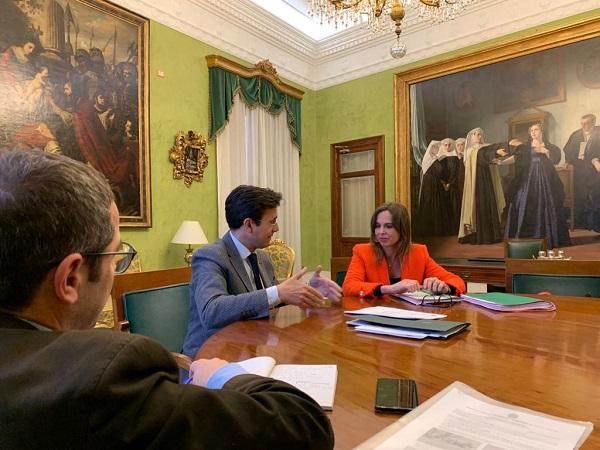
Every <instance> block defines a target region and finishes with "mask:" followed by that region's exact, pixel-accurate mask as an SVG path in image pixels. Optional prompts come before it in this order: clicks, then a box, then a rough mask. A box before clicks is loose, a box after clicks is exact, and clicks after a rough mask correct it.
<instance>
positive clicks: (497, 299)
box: [464, 292, 539, 306]
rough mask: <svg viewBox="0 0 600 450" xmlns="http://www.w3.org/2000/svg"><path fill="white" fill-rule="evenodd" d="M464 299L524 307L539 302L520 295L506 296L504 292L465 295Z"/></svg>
mask: <svg viewBox="0 0 600 450" xmlns="http://www.w3.org/2000/svg"><path fill="white" fill-rule="evenodd" d="M464 297H467V298H472V299H477V300H483V301H484V302H490V303H496V304H498V305H504V306H515V305H526V304H528V303H535V302H539V300H538V299H537V298H531V297H523V296H521V295H514V294H506V293H504V292H488V293H487V294H466V295H464Z"/></svg>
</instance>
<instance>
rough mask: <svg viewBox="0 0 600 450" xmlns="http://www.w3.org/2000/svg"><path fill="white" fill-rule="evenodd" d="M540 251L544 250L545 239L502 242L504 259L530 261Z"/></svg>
mask: <svg viewBox="0 0 600 450" xmlns="http://www.w3.org/2000/svg"><path fill="white" fill-rule="evenodd" d="M540 250H546V239H545V238H541V239H507V240H505V241H504V257H505V258H513V259H531V258H532V257H534V256H535V257H537V256H538V253H539V251H540Z"/></svg>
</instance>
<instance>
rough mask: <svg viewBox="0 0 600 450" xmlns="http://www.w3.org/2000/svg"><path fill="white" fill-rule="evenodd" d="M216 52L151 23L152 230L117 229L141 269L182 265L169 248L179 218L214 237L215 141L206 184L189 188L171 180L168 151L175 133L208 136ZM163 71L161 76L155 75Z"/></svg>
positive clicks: (179, 251) (176, 250) (175, 249)
mask: <svg viewBox="0 0 600 450" xmlns="http://www.w3.org/2000/svg"><path fill="white" fill-rule="evenodd" d="M217 52H218V51H217V50H216V49H215V48H213V47H210V46H208V45H206V44H204V43H202V42H200V41H198V40H196V39H193V38H190V37H189V36H186V35H184V34H182V33H179V32H177V31H175V30H173V29H172V28H168V27H166V26H163V25H161V24H158V23H156V22H151V23H150V51H149V59H150V68H149V79H150V80H149V85H150V164H151V185H152V227H151V228H146V229H143V228H136V229H131V228H121V234H122V239H123V240H126V241H129V242H131V243H133V244H134V245H135V246H136V248H137V249H138V252H139V254H140V257H141V260H142V268H143V270H154V269H159V268H167V267H178V266H183V265H185V263H184V262H183V255H184V249H185V247H184V246H181V245H175V244H170V240H171V238H172V237H173V235H174V234H175V232H176V231H177V228H178V227H179V225H180V224H181V222H182V221H183V220H186V219H189V220H198V221H199V222H200V223H201V224H202V227H203V228H204V231H205V233H206V236H207V238H208V239H209V240H213V239H216V237H217V219H216V217H217V214H216V207H217V204H216V202H217V184H216V160H215V146H214V143H209V145H208V146H207V149H208V155H209V156H208V158H209V164H208V167H207V169H206V171H205V173H204V181H203V182H201V183H198V182H194V183H193V184H192V186H191V187H189V188H187V187H185V185H184V184H183V180H173V164H172V163H171V162H170V161H169V150H170V149H171V147H172V145H173V141H174V138H175V134H176V133H177V132H178V131H180V130H183V131H187V130H194V131H198V132H200V133H201V134H202V135H203V136H205V137H206V136H207V135H208V123H209V122H208V69H207V67H206V60H205V56H206V55H209V54H211V53H217ZM158 70H162V71H164V73H165V76H164V78H160V77H158V76H157V71H158Z"/></svg>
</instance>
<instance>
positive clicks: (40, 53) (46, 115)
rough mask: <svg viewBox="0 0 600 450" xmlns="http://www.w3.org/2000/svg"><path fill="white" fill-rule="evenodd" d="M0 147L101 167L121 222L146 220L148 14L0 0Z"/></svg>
mask: <svg viewBox="0 0 600 450" xmlns="http://www.w3.org/2000/svg"><path fill="white" fill-rule="evenodd" d="M0 11H2V13H1V14H0V51H1V54H0V97H1V99H2V100H1V101H0V148H5V149H41V150H43V151H46V152H54V153H61V154H64V155H67V156H69V157H71V158H73V159H76V160H79V161H82V162H84V163H86V164H90V165H91V166H93V167H95V168H96V169H98V170H99V171H100V172H102V173H103V174H104V175H105V176H106V178H107V179H108V181H109V182H110V184H111V186H112V188H113V191H114V193H115V198H116V202H117V205H118V207H119V211H120V213H121V225H122V226H129V227H149V226H151V210H150V208H151V199H150V167H149V164H150V163H149V148H148V70H147V69H148V67H147V65H148V49H147V45H148V20H147V19H145V18H143V17H140V16H138V15H136V14H133V13H131V12H129V11H127V10H124V9H122V8H120V7H118V6H115V5H113V4H111V3H107V2H104V1H99V0H0Z"/></svg>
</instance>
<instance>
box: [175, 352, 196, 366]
mask: <svg viewBox="0 0 600 450" xmlns="http://www.w3.org/2000/svg"><path fill="white" fill-rule="evenodd" d="M171 356H173V358H174V359H175V362H177V367H179V368H181V369H185V370H188V371H189V370H190V365H191V364H192V358H190V357H189V356H187V355H184V354H182V353H176V352H171Z"/></svg>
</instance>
